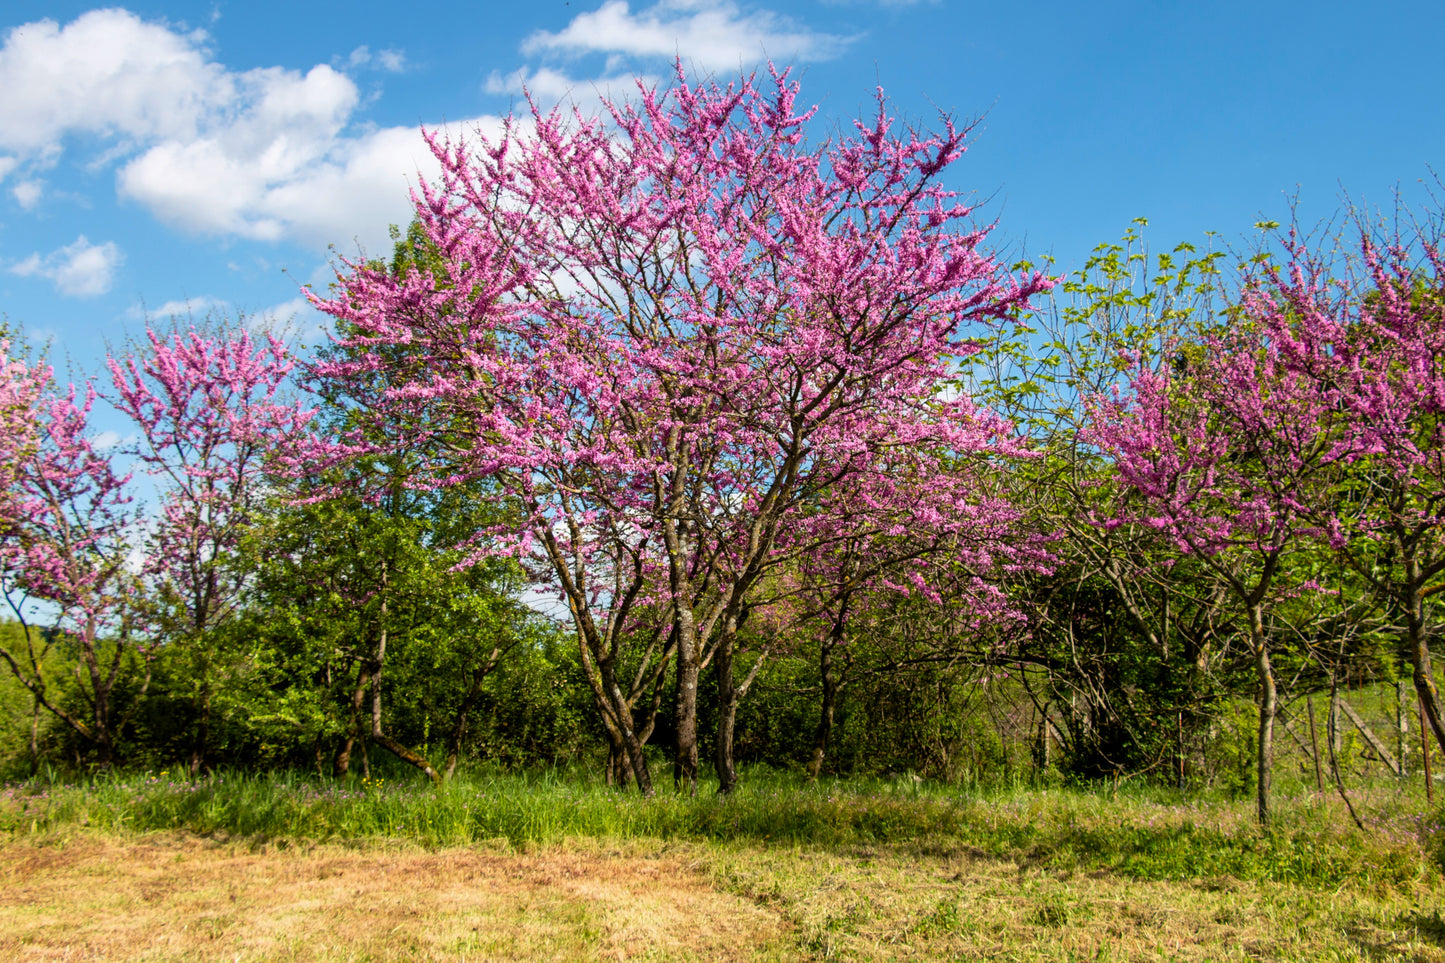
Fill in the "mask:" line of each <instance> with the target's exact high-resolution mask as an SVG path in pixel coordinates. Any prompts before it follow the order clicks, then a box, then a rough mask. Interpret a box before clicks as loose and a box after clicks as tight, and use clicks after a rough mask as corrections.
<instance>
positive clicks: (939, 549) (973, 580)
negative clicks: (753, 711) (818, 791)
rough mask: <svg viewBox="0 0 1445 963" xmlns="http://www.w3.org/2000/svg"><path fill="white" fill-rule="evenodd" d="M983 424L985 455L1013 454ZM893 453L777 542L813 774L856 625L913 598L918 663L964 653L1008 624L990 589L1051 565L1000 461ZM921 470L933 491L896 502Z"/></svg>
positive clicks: (1006, 436)
mask: <svg viewBox="0 0 1445 963" xmlns="http://www.w3.org/2000/svg"><path fill="white" fill-rule="evenodd" d="M986 421H987V420H986V419H980V420H979V423H980V424H984V423H986ZM993 425H994V428H995V430H997V431H998V433H999V434H998V438H997V442H998V443H997V445H996V448H995V451H994V452H993V455H994V456H995V457H1000V458H1001V457H1002V456H1004V455H1012V456H1015V457H1017V456H1019V455H1020V454H1021V453H1020V451H1019V449H1018V448H1017V447H1016V440H1015V439H1014V438H1013V437H1012V430H1011V426H1009V425H1007V424H1005V423H1004V422H1002V421H997V420H996V421H994V422H993ZM899 454H901V455H902V457H901V458H900V459H899V460H897V461H895V462H893V463H892V464H889V465H888V466H887V467H888V470H887V471H882V472H876V473H869V474H866V475H860V476H857V477H854V478H852V479H849V481H848V483H847V484H844V485H839V486H835V487H834V488H833V489H831V490H830V491H828V492H826V493H824V494H823V495H822V496H820V497H819V498H817V499H816V500H815V502H814V504H813V506H812V510H811V511H810V512H808V513H807V515H806V517H805V518H804V519H803V520H802V521H801V523H800V525H799V526H798V529H799V530H798V531H797V532H790V533H789V538H788V539H787V540H786V541H785V542H783V547H785V548H786V547H792V546H794V545H796V546H797V548H798V550H799V555H798V558H797V561H796V563H795V568H794V573H795V574H794V575H793V576H792V578H790V579H789V580H787V583H786V584H785V588H787V589H788V590H789V591H790V593H791V594H792V596H793V597H792V599H791V606H792V609H793V621H794V622H795V623H796V625H798V626H801V627H802V628H803V629H804V630H805V632H806V634H807V635H809V636H811V638H812V640H813V643H814V645H815V646H816V651H817V653H818V679H819V685H820V688H821V697H820V701H819V714H818V724H817V727H816V729H815V731H814V739H813V752H812V755H811V758H810V760H809V763H808V773H809V776H810V777H811V778H813V779H816V778H817V777H818V775H819V774H820V772H821V771H822V767H823V764H824V761H825V758H826V756H827V753H828V750H829V745H830V743H831V741H832V734H833V727H834V721H835V715H836V713H837V710H838V706H839V703H840V700H841V698H842V695H843V691H844V689H845V687H846V686H847V684H848V682H849V677H848V674H849V669H850V668H851V666H852V664H853V654H852V645H853V643H854V642H855V641H856V639H857V636H858V635H859V631H860V629H859V627H860V626H865V625H873V626H874V627H875V628H876V624H877V622H878V621H879V620H880V619H883V618H886V617H887V614H886V613H889V612H890V611H892V610H898V609H900V608H907V607H908V603H907V602H906V601H904V600H907V599H909V598H910V597H912V599H913V601H914V603H915V604H914V605H913V606H912V608H913V609H915V610H917V609H922V610H924V611H926V612H927V615H928V616H929V620H930V622H931V623H932V624H931V628H932V629H933V630H934V631H932V632H931V633H930V635H932V636H933V637H934V641H935V642H936V643H938V644H936V645H935V646H934V649H933V651H932V652H931V653H930V654H929V655H928V656H926V657H925V658H934V657H936V658H938V659H939V660H957V659H960V658H963V657H964V656H963V652H962V649H963V648H964V647H965V646H967V645H968V641H965V640H969V641H972V640H976V639H979V638H983V637H986V636H988V635H990V634H994V633H996V632H997V631H998V630H1000V629H1006V628H1007V627H1008V626H1011V625H1013V624H1014V623H1016V622H1018V621H1019V619H1020V616H1019V614H1018V613H1017V611H1016V610H1015V606H1014V604H1013V602H1012V600H1011V599H1009V598H1008V596H1007V595H1006V594H1005V593H1004V592H1003V591H1002V590H1001V588H1000V585H1001V584H1002V583H1004V582H1005V581H1006V580H1008V579H1010V578H1012V577H1016V576H1018V575H1020V574H1023V573H1027V572H1039V571H1044V570H1046V569H1047V567H1048V564H1049V561H1050V557H1049V555H1048V553H1047V551H1046V550H1045V547H1044V545H1043V543H1042V541H1041V540H1037V539H1032V538H1030V537H1029V536H1028V534H1027V533H1026V532H1024V531H1023V530H1022V527H1021V526H1020V525H1019V524H1018V523H1019V522H1020V520H1021V516H1022V513H1021V511H1020V509H1019V508H1018V506H1016V505H1015V504H1013V503H1012V502H1011V501H1010V500H1009V499H1008V498H1006V497H1005V495H1004V491H1003V489H1004V487H1005V485H1004V481H1003V479H1004V476H1005V475H1006V473H1007V472H1008V471H1009V469H1010V467H1011V463H1010V462H1009V461H1000V462H995V461H994V460H993V458H990V459H959V458H955V457H950V456H948V455H942V456H940V453H938V452H932V453H920V452H917V451H912V450H908V451H904V452H900V453H899ZM920 454H923V455H924V457H920ZM928 455H932V457H927V456H928ZM879 467H882V466H879ZM920 477H927V478H928V479H929V480H930V485H931V487H932V488H933V491H934V494H935V497H934V498H932V499H928V500H924V501H919V502H910V501H908V500H906V499H901V498H898V497H896V493H897V492H898V491H899V490H910V489H912V488H914V487H915V486H917V485H918V484H919V481H920ZM945 492H948V497H947V498H945V497H942V496H943V495H944V493H945ZM969 654H970V655H974V654H976V653H975V652H970V653H969ZM720 711H721V709H720Z"/></svg>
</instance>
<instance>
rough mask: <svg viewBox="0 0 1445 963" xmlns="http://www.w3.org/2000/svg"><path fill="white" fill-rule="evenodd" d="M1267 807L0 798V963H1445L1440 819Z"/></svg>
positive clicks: (41, 787)
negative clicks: (1264, 811) (1256, 819)
mask: <svg viewBox="0 0 1445 963" xmlns="http://www.w3.org/2000/svg"><path fill="white" fill-rule="evenodd" d="M1417 788H1418V787H1417ZM1281 796H1282V798H1281V799H1280V805H1279V815H1278V818H1277V820H1276V824H1275V826H1274V828H1273V829H1272V830H1271V831H1270V832H1261V831H1260V830H1259V829H1258V828H1257V827H1255V826H1254V824H1253V822H1252V818H1251V816H1252V804H1251V803H1250V801H1249V800H1234V799H1229V798H1225V797H1219V796H1205V797H1200V798H1192V799H1191V798H1187V797H1181V796H1179V795H1178V794H1175V793H1172V792H1167V791H1162V790H1150V789H1130V788H1129V787H1127V786H1126V787H1124V788H1123V789H1122V790H1121V791H1120V792H1119V793H1118V795H1117V798H1115V797H1114V796H1113V794H1111V793H1109V792H1107V791H1098V792H1094V791H1083V790H1064V789H1058V788H1052V789H1043V788H1040V789H1030V788H1024V787H1018V788H995V789H990V790H982V789H974V790H970V791H960V790H957V789H949V788H946V787H938V786H931V785H928V784H920V783H918V782H916V781H914V780H911V779H902V780H898V781H894V782H871V783H870V782H847V783H835V784H822V785H818V786H813V787H808V786H804V785H801V784H799V783H797V782H796V781H795V780H793V779H791V778H789V777H784V776H769V775H766V774H752V778H750V779H749V780H748V781H747V782H746V783H745V788H744V790H743V791H742V792H741V793H739V794H738V795H737V796H736V797H734V798H732V799H727V800H718V799H714V798H711V797H710V796H708V795H706V794H704V795H702V796H700V797H699V798H698V799H686V798H680V797H675V796H671V795H668V794H666V793H663V794H660V795H659V798H658V799H655V800H648V801H644V800H640V799H637V798H635V797H631V796H626V795H622V794H619V793H617V792H615V791H612V790H608V789H606V788H605V787H601V786H598V785H596V784H594V783H591V782H589V781H587V780H584V779H580V778H565V777H562V776H557V775H542V776H533V777H530V778H523V777H505V776H496V777H492V778H483V777H471V778H468V779H465V780H461V781H459V782H458V783H457V784H455V785H453V786H451V787H449V788H448V789H447V790H444V791H442V792H440V793H438V792H436V791H433V790H431V789H428V788H424V787H422V786H419V785H415V784H405V785H388V784H386V783H382V782H375V783H373V782H368V781H358V782H354V783H347V784H341V783H330V782H322V781H318V780H315V779H304V778H300V777H266V778H245V777H240V776H221V777H214V778H212V779H209V780H204V781H201V782H198V783H189V782H185V781H182V780H178V779H173V778H170V777H169V776H167V775H162V774H155V775H149V776H136V777H131V778H115V779H104V780H97V781H93V782H90V783H87V784H83V785H81V784H75V785H65V784H55V785H50V784H44V783H35V782H32V783H28V784H17V785H11V786H8V787H6V788H5V789H4V790H3V791H0V833H3V836H0V958H3V959H18V960H32V959H33V960H68V959H137V960H139V959H146V960H172V959H175V960H179V959H225V960H235V959H243V960H269V959H296V960H409V959H436V960H489V959H517V960H523V959H528V960H530V959H557V960H572V959H598V960H603V959H684V960H685V959H696V960H713V959H718V960H750V959H759V960H767V959H779V960H782V959H852V960H894V959H920V960H932V959H947V960H954V959H966V960H972V959H997V960H1071V959H1078V960H1096V959H1117V960H1171V959H1172V960H1214V959H1241V960H1244V959H1269V960H1372V961H1374V960H1425V961H1445V886H1442V879H1441V852H1442V846H1441V844H1440V839H1441V832H1442V831H1441V820H1440V817H1439V815H1438V814H1437V813H1435V812H1433V811H1431V810H1430V809H1429V808H1428V807H1427V806H1426V805H1425V804H1424V801H1423V799H1419V798H1416V796H1415V795H1413V793H1412V791H1411V790H1408V789H1405V788H1403V787H1400V786H1399V785H1397V784H1394V783H1383V782H1382V783H1380V784H1379V785H1377V786H1376V787H1375V788H1373V789H1371V790H1369V791H1357V798H1356V800H1355V802H1356V808H1357V809H1358V810H1359V811H1360V812H1361V815H1362V816H1363V817H1364V819H1365V820H1366V825H1367V827H1368V829H1367V831H1366V832H1363V833H1362V832H1360V831H1359V830H1357V829H1356V828H1355V827H1354V825H1353V823H1351V822H1350V820H1349V818H1348V816H1347V815H1346V814H1345V812H1344V810H1343V807H1342V806H1341V805H1340V804H1339V802H1338V800H1336V799H1332V798H1331V797H1329V796H1327V795H1320V794H1315V793H1306V792H1304V791H1303V790H1302V789H1301V788H1300V787H1294V789H1293V790H1292V791H1290V792H1287V793H1282V794H1281Z"/></svg>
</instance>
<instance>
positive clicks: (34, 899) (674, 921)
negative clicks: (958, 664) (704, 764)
mask: <svg viewBox="0 0 1445 963" xmlns="http://www.w3.org/2000/svg"><path fill="white" fill-rule="evenodd" d="M791 945H792V940H791V939H790V938H788V937H787V935H786V934H785V931H784V927H783V925H782V924H781V923H780V921H779V918H778V916H777V915H776V914H775V913H773V912H771V911H769V910H766V909H763V908H760V907H758V906H757V905H755V904H753V903H751V902H749V901H747V900H746V899H744V898H742V897H740V896H737V895H732V894H728V893H722V892H718V891H716V890H715V889H714V888H713V887H712V886H711V885H710V884H709V881H708V879H707V877H706V875H704V874H703V873H702V872H700V870H699V867H698V865H697V863H696V861H695V859H694V858H693V857H692V856H690V855H689V854H688V853H687V852H678V851H676V850H674V851H671V852H669V851H667V850H666V849H665V848H663V847H661V846H657V847H653V848H652V850H651V851H650V852H649V851H647V850H646V849H645V848H644V847H640V846H637V845H629V846H628V847H627V851H619V850H617V849H608V848H604V847H602V846H600V845H593V844H586V843H582V844H578V845H576V846H560V847H550V848H547V849H545V850H537V851H534V852H530V853H518V852H512V851H508V850H507V849H505V848H503V847H499V848H497V849H491V850H486V849H483V850H477V849H465V850H464V849H449V850H442V851H435V852H427V851H425V850H422V849H420V848H412V847H395V846H388V847H385V848H381V847H378V846H369V847H360V848H358V847H342V846H291V847H287V848H284V849H275V848H272V847H265V846H254V845H250V844H244V843H218V842H215V841H209V840H201V839H197V838H194V837H188V836H183V835H179V834H153V835H149V836H144V837H138V838H132V839H118V838H104V837H96V836H90V835H80V834H70V835H64V836H56V837H51V838H31V839H20V840H12V841H10V842H9V843H8V844H4V845H0V958H3V959H7V960H12V959H13V960H141V959H144V960H182V959H184V960H198V959H225V960H590V959H597V960H608V959H683V960H687V959H697V960H743V959H757V958H768V957H773V958H780V957H781V956H783V955H785V954H784V953H782V949H783V948H785V947H787V946H791Z"/></svg>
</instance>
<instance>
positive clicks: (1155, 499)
mask: <svg viewBox="0 0 1445 963" xmlns="http://www.w3.org/2000/svg"><path fill="white" fill-rule="evenodd" d="M1201 323H1203V324H1208V321H1207V320H1206V321H1203V322H1201ZM1176 348H1177V349H1178V351H1177V353H1175V352H1169V353H1166V354H1165V355H1164V361H1163V362H1162V363H1155V364H1150V363H1147V362H1144V361H1142V360H1141V363H1140V364H1139V365H1138V366H1137V368H1136V369H1135V370H1134V372H1133V374H1132V376H1131V378H1130V382H1129V385H1128V390H1127V391H1125V392H1119V393H1116V394H1115V395H1114V396H1112V397H1106V398H1100V399H1095V407H1094V411H1093V413H1094V416H1095V417H1094V424H1093V427H1092V430H1091V431H1090V432H1089V433H1088V437H1089V438H1090V439H1091V440H1092V441H1094V442H1095V443H1097V444H1099V445H1100V446H1101V448H1103V449H1104V451H1105V452H1106V453H1107V454H1108V455H1109V456H1110V457H1111V458H1112V460H1113V463H1114V466H1115V469H1116V470H1117V473H1118V477H1119V480H1120V481H1121V482H1122V483H1123V484H1124V485H1126V486H1127V487H1128V488H1130V489H1131V490H1132V491H1133V492H1134V494H1135V495H1136V496H1137V501H1136V502H1135V503H1134V506H1133V507H1132V509H1126V512H1125V513H1124V515H1123V516H1122V517H1120V518H1118V519H1115V520H1112V521H1111V522H1109V523H1108V524H1111V525H1117V524H1120V523H1123V522H1136V523H1142V524H1144V525H1147V526H1149V527H1151V528H1154V529H1157V530H1159V531H1160V532H1162V533H1164V534H1166V535H1167V536H1168V537H1169V538H1171V539H1172V540H1173V541H1174V542H1175V544H1176V545H1177V546H1178V548H1179V549H1180V550H1181V551H1182V552H1184V553H1186V554H1189V555H1192V556H1194V557H1195V558H1197V559H1199V560H1200V561H1202V562H1203V563H1204V564H1205V565H1206V566H1207V567H1208V568H1209V569H1211V570H1213V572H1214V573H1215V574H1216V575H1217V576H1218V577H1219V578H1220V579H1221V580H1223V581H1224V583H1225V584H1226V585H1228V586H1229V589H1230V592H1231V594H1232V595H1233V597H1234V599H1235V602H1236V604H1237V607H1238V611H1239V614H1240V615H1241V616H1242V621H1243V622H1244V628H1245V633H1244V634H1245V636H1246V638H1247V639H1248V641H1249V646H1250V650H1251V654H1252V655H1253V657H1254V660H1255V666H1256V670H1257V675H1258V682H1259V699H1258V704H1259V728H1258V739H1257V742H1256V750H1257V760H1256V770H1257V773H1256V807H1257V813H1258V817H1259V820H1260V822H1261V823H1267V822H1268V821H1269V792H1270V783H1271V780H1272V772H1273V765H1272V763H1273V740H1274V720H1275V713H1276V709H1277V685H1276V680H1275V675H1274V667H1273V662H1272V659H1271V651H1270V650H1271V646H1270V641H1269V636H1268V633H1267V631H1266V620H1267V616H1268V612H1269V609H1270V605H1271V603H1272V602H1273V601H1274V600H1276V599H1277V598H1278V597H1279V595H1280V593H1281V591H1282V590H1284V591H1289V590H1295V589H1298V588H1299V586H1291V585H1285V584H1283V581H1284V580H1283V579H1282V575H1283V574H1284V573H1285V572H1286V571H1287V567H1286V565H1285V563H1286V561H1287V559H1288V557H1289V554H1290V553H1291V552H1293V551H1295V550H1296V549H1298V548H1299V547H1300V545H1301V544H1302V543H1303V542H1304V541H1305V540H1307V539H1309V538H1311V537H1313V536H1315V535H1317V534H1318V533H1319V528H1318V525H1317V523H1316V521H1315V519H1316V518H1317V517H1318V513H1319V510H1320V509H1321V507H1322V506H1324V505H1327V504H1329V503H1330V502H1331V500H1332V498H1333V494H1334V491H1335V488H1334V483H1335V481H1336V479H1337V477H1338V473H1337V469H1338V466H1339V465H1340V464H1342V463H1343V462H1344V461H1345V460H1347V459H1348V458H1349V457H1350V441H1349V438H1348V436H1347V435H1342V434H1341V431H1340V428H1341V425H1342V423H1343V420H1344V415H1343V412H1342V411H1341V408H1340V404H1339V399H1338V396H1337V395H1336V394H1335V393H1334V392H1332V391H1330V390H1328V389H1327V388H1326V387H1324V386H1322V385H1321V384H1320V383H1318V382H1317V381H1316V380H1314V379H1312V378H1310V377H1307V376H1306V375H1304V374H1302V373H1301V372H1300V371H1298V370H1296V369H1295V368H1294V367H1293V366H1291V365H1289V364H1287V363H1286V361H1285V359H1284V357H1283V356H1282V355H1281V350H1280V344H1279V342H1278V341H1277V339H1275V338H1272V337H1271V336H1270V332H1269V330H1268V328H1267V327H1265V326H1263V325H1259V324H1256V323H1253V321H1252V319H1251V318H1250V316H1249V315H1248V313H1247V312H1246V313H1245V314H1244V315H1243V316H1241V317H1238V318H1235V319H1232V323H1229V324H1226V325H1225V326H1223V327H1222V328H1216V329H1206V330H1205V331H1204V332H1203V333H1202V334H1201V335H1200V336H1199V338H1198V339H1197V341H1195V342H1194V343H1193V344H1184V343H1180V344H1178V345H1176Z"/></svg>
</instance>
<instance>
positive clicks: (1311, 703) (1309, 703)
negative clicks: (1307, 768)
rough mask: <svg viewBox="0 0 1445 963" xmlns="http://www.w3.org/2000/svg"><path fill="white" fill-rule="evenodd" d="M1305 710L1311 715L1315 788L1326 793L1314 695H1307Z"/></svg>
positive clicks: (1311, 746)
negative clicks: (1321, 767) (1316, 728)
mask: <svg viewBox="0 0 1445 963" xmlns="http://www.w3.org/2000/svg"><path fill="white" fill-rule="evenodd" d="M1305 708H1306V709H1307V710H1309V715H1310V749H1311V750H1313V755H1314V764H1315V788H1316V789H1318V790H1319V791H1320V792H1324V791H1325V779H1324V776H1322V775H1320V740H1319V737H1318V736H1316V735H1315V698H1314V696H1313V695H1310V694H1306V695H1305Z"/></svg>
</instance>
